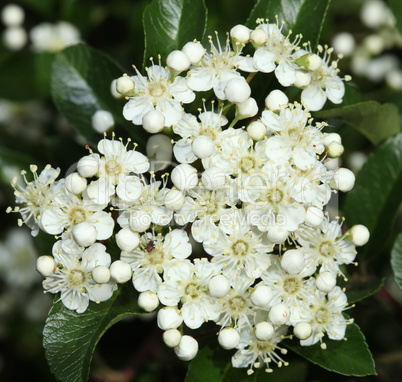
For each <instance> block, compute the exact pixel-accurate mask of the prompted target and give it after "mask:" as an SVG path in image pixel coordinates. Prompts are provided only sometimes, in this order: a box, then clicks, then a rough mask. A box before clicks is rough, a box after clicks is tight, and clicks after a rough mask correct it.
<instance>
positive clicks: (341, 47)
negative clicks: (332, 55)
mask: <svg viewBox="0 0 402 382" xmlns="http://www.w3.org/2000/svg"><path fill="white" fill-rule="evenodd" d="M332 46H333V47H334V50H335V52H336V53H337V54H343V55H344V56H345V57H347V56H350V55H352V54H353V52H354V50H355V46H356V42H355V38H354V37H353V35H352V34H351V33H349V32H342V33H338V34H337V35H336V36H335V37H334V38H333V39H332Z"/></svg>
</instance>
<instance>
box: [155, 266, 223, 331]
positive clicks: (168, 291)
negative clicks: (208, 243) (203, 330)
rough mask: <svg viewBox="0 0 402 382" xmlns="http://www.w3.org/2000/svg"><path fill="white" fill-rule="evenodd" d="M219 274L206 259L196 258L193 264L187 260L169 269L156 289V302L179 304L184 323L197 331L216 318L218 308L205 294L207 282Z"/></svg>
mask: <svg viewBox="0 0 402 382" xmlns="http://www.w3.org/2000/svg"><path fill="white" fill-rule="evenodd" d="M218 273H219V269H218V268H217V267H216V266H215V265H214V264H212V263H209V262H208V261H207V260H206V259H201V261H200V260H199V259H198V261H196V263H195V264H194V265H193V264H192V263H191V262H189V261H186V262H182V263H180V264H179V265H178V266H177V267H170V268H169V269H168V270H167V272H166V273H165V275H164V278H165V281H164V283H163V284H162V285H161V286H160V287H159V290H158V297H159V300H160V301H161V302H162V304H164V305H166V306H176V305H177V304H178V303H179V302H180V301H181V302H182V303H183V306H182V308H181V313H182V315H183V319H184V323H185V324H186V325H187V326H188V327H189V328H190V329H197V328H199V327H200V326H201V325H202V324H203V323H204V322H205V321H208V320H216V319H217V318H218V316H219V313H220V310H221V305H220V304H219V303H218V302H217V301H216V300H215V299H213V298H212V297H211V296H210V295H209V293H208V282H209V280H210V279H211V277H213V276H214V275H217V274H218Z"/></svg>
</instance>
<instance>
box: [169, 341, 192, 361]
mask: <svg viewBox="0 0 402 382" xmlns="http://www.w3.org/2000/svg"><path fill="white" fill-rule="evenodd" d="M174 352H175V353H176V355H177V358H178V359H180V360H182V361H191V360H192V359H193V358H194V357H195V356H196V355H197V353H198V342H197V341H196V340H195V339H194V338H193V337H191V336H183V337H181V340H180V343H179V345H177V346H176V347H175V348H174Z"/></svg>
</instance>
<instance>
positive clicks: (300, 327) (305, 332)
mask: <svg viewBox="0 0 402 382" xmlns="http://www.w3.org/2000/svg"><path fill="white" fill-rule="evenodd" d="M293 333H294V335H295V336H296V337H297V338H298V339H299V340H306V339H307V338H309V337H310V336H311V335H312V334H313V328H312V327H311V325H310V324H309V323H308V322H302V321H300V322H298V323H297V324H296V325H295V327H294V328H293Z"/></svg>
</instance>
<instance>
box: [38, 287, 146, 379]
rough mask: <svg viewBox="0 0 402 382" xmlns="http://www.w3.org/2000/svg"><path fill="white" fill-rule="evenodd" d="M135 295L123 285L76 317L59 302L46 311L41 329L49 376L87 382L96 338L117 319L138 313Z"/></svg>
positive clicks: (129, 288) (131, 289)
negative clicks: (104, 299)
mask: <svg viewBox="0 0 402 382" xmlns="http://www.w3.org/2000/svg"><path fill="white" fill-rule="evenodd" d="M137 298H138V296H137V294H136V292H135V291H134V288H133V285H132V284H131V283H127V284H125V285H123V286H122V287H120V288H119V290H118V291H116V292H115V293H114V295H113V296H112V297H111V298H110V299H109V300H107V301H105V302H101V303H100V304H96V303H93V302H90V303H89V307H88V309H87V310H86V311H85V312H84V313H82V314H78V313H76V312H75V311H72V310H68V309H67V308H65V307H64V305H63V304H62V303H61V301H59V302H57V303H55V304H54V305H53V307H52V309H51V310H50V312H49V317H48V318H47V320H46V324H45V328H44V330H43V337H44V338H43V345H44V347H45V355H46V359H47V361H48V363H49V365H50V369H51V371H52V373H53V374H54V375H55V376H56V378H58V379H59V380H60V381H65V382H77V381H87V380H88V375H89V368H90V364H91V359H92V353H93V352H94V349H95V346H96V344H97V343H98V341H99V339H100V338H101V337H102V335H103V334H104V333H105V331H106V330H107V329H108V328H110V327H111V326H112V325H113V324H115V323H116V322H118V321H119V320H121V319H123V318H125V317H130V316H132V315H133V314H138V313H139V308H138V305H137Z"/></svg>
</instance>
